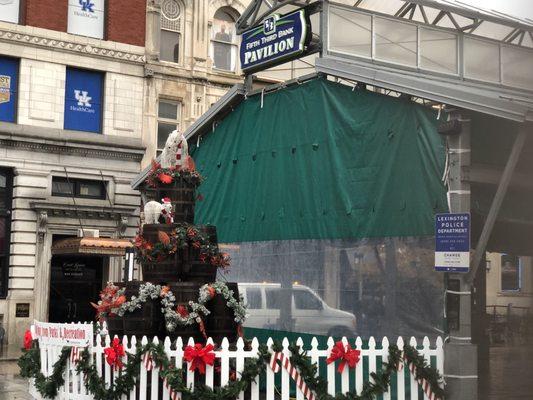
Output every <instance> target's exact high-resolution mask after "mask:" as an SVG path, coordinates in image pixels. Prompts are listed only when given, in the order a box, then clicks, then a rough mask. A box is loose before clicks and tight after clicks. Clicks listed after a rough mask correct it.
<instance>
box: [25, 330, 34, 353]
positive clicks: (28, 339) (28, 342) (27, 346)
mask: <svg viewBox="0 0 533 400" xmlns="http://www.w3.org/2000/svg"><path fill="white" fill-rule="evenodd" d="M32 341H33V338H32V337H31V332H30V330H29V329H26V332H25V333H24V348H25V349H26V350H29V349H31V342H32Z"/></svg>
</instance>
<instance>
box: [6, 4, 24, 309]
mask: <svg viewBox="0 0 533 400" xmlns="http://www.w3.org/2000/svg"><path fill="white" fill-rule="evenodd" d="M0 1H1V0H0ZM29 316H30V303H17V304H16V305H15V318H28V317H29Z"/></svg>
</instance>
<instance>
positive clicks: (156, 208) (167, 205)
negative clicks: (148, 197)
mask: <svg viewBox="0 0 533 400" xmlns="http://www.w3.org/2000/svg"><path fill="white" fill-rule="evenodd" d="M160 216H163V217H164V219H165V223H167V224H171V223H173V222H174V213H173V212H172V204H171V202H170V199H169V198H168V197H165V198H164V199H162V200H161V203H158V202H157V201H149V202H148V203H146V204H145V205H144V223H145V224H158V223H159V217H160Z"/></svg>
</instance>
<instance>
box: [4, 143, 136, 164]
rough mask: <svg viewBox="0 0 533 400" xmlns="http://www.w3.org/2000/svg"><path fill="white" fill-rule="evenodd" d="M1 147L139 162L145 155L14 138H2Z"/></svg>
mask: <svg viewBox="0 0 533 400" xmlns="http://www.w3.org/2000/svg"><path fill="white" fill-rule="evenodd" d="M0 147H11V148H18V149H21V150H31V151H35V152H41V153H56V154H69V155H75V156H79V157H92V158H103V159H119V160H133V161H138V162H140V161H141V160H142V158H143V156H144V153H142V152H124V151H112V150H104V149H91V148H84V147H72V146H61V145H54V144H48V143H38V142H29V141H21V140H13V139H0Z"/></svg>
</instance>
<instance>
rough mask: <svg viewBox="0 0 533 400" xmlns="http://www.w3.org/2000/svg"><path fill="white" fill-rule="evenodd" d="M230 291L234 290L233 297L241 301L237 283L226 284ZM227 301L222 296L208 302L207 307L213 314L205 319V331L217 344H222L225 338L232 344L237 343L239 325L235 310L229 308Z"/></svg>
mask: <svg viewBox="0 0 533 400" xmlns="http://www.w3.org/2000/svg"><path fill="white" fill-rule="evenodd" d="M226 285H227V286H228V289H230V290H233V297H234V298H235V299H237V300H238V299H239V288H238V286H237V283H235V282H228V283H226ZM226 303H227V300H226V299H225V298H224V297H223V296H222V295H220V294H217V295H216V296H215V297H213V299H211V300H210V301H208V302H207V304H206V307H207V309H208V310H209V311H210V312H211V313H210V314H209V315H208V316H207V317H206V319H205V329H206V331H207V334H208V335H209V336H211V337H212V338H213V341H214V342H215V343H218V344H220V343H221V342H222V339H223V338H224V337H227V338H228V340H229V341H230V343H232V342H235V341H237V337H238V332H237V331H238V324H237V322H235V315H234V312H233V309H231V308H229V307H228V306H227V304H226Z"/></svg>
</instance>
